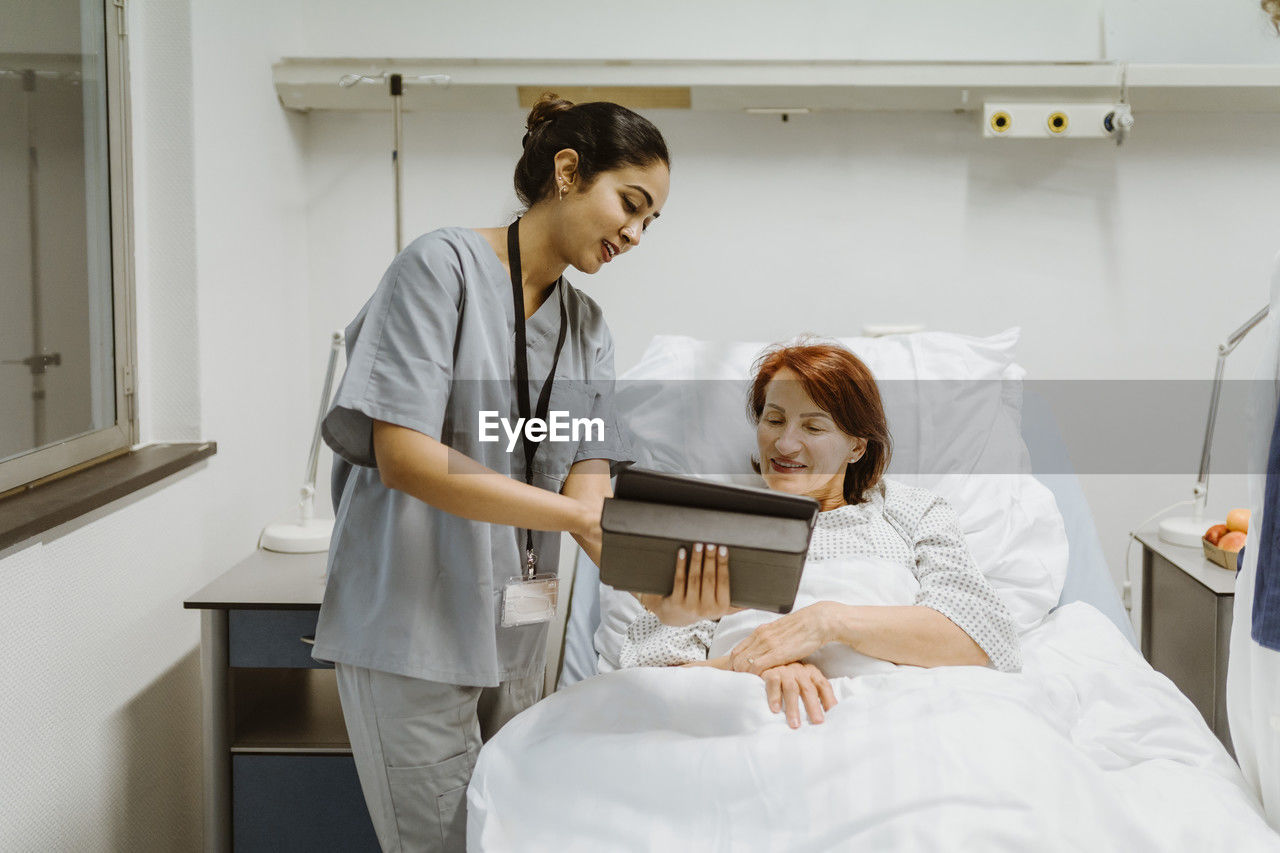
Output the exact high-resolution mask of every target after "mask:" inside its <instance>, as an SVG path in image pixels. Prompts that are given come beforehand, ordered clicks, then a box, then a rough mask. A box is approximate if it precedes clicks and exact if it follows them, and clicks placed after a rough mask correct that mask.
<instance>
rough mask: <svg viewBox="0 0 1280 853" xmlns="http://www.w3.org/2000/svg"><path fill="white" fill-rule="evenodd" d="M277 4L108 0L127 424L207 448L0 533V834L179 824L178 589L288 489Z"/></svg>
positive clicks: (301, 349)
mask: <svg viewBox="0 0 1280 853" xmlns="http://www.w3.org/2000/svg"><path fill="white" fill-rule="evenodd" d="M297 5H298V4H295V3H282V2H278V3H273V4H270V5H269V6H268V7H265V8H266V11H263V10H262V9H261V8H260V7H259V6H258V4H254V3H249V2H240V3H232V4H225V3H224V4H218V5H217V6H216V7H214V6H210V5H209V4H203V5H201V6H199V7H198V8H197V9H196V10H195V13H194V15H193V13H192V10H191V9H189V8H188V6H187V4H186V3H182V2H173V0H131V2H130V3H129V7H130V15H131V33H130V36H129V44H130V48H131V51H132V57H131V58H132V73H133V99H134V100H133V105H132V106H133V113H132V115H133V122H134V131H135V145H134V169H135V190H136V197H135V203H136V237H137V269H138V282H137V285H138V313H139V318H138V325H139V356H140V359H139V360H140V387H141V395H142V399H141V403H142V424H143V431H144V435H145V437H146V438H147V439H149V440H164V439H194V438H200V437H206V438H210V439H213V440H216V441H218V442H219V452H218V455H217V456H215V457H213V458H212V459H211V460H210V461H208V462H207V463H203V464H202V465H200V466H199V467H197V468H195V469H193V470H191V471H189V472H187V473H185V474H183V475H180V476H178V477H174V478H170V479H169V480H168V481H166V482H165V483H164V484H160V485H157V486H153V487H151V488H150V489H147V490H145V491H144V492H142V493H141V494H137V495H134V496H132V497H131V498H129V499H128V500H125V501H120V502H117V503H116V504H113V505H112V506H110V507H107V508H105V509H103V510H100V511H99V512H97V513H94V514H93V515H92V516H90V517H88V518H85V519H81V520H79V521H77V522H75V523H72V524H69V525H65V526H63V527H62V528H59V529H56V530H53V531H50V532H49V533H48V534H46V535H44V536H41V537H39V538H38V539H37V540H35V541H31V542H27V543H23V544H21V545H18V546H16V547H14V548H11V549H9V550H8V551H6V552H4V553H3V554H0V693H3V695H4V696H5V701H4V702H3V703H0V731H3V733H4V737H3V739H2V740H0V802H3V803H4V807H3V808H2V809H0V849H4V850H130V851H134V850H139V851H141V850H157V851H170V850H196V849H199V848H200V846H201V843H202V842H201V829H202V812H201V808H202V805H201V734H200V673H199V656H198V651H197V649H198V643H199V616H198V614H197V613H195V612H193V611H187V610H183V608H182V601H183V599H184V598H186V597H188V596H189V595H191V594H192V593H193V592H195V591H196V590H197V589H199V588H200V587H201V586H203V585H204V584H205V583H207V582H208V581H209V580H211V579H213V578H214V577H215V576H217V575H218V574H220V573H222V572H223V571H225V570H226V569H227V568H229V567H230V566H231V564H232V563H234V562H235V561H236V560H238V559H240V558H242V557H243V556H245V555H247V554H248V553H249V552H250V551H251V550H252V548H253V547H254V543H255V541H256V538H257V534H258V532H259V530H260V529H261V527H262V525H263V524H264V523H265V522H266V521H268V520H270V519H271V518H272V517H273V516H275V515H277V514H280V513H282V512H284V511H286V510H287V509H288V508H289V507H290V505H291V504H292V502H293V501H294V499H295V498H294V492H295V489H296V484H297V482H298V480H299V479H300V476H301V469H302V466H303V463H304V461H305V455H306V451H307V446H308V441H309V438H310V436H309V434H308V432H309V428H310V426H309V422H310V420H311V418H312V417H313V410H312V403H311V402H310V399H311V397H310V395H309V394H308V393H307V391H306V389H305V388H304V387H302V383H299V382H298V381H297V377H299V376H305V375H306V371H307V366H308V363H309V360H310V358H309V357H310V355H311V353H310V352H309V350H308V348H307V343H306V340H305V329H306V327H307V310H308V301H309V300H308V288H307V280H306V275H305V261H304V260H303V258H304V255H305V246H304V228H303V225H304V218H303V216H302V209H303V206H304V203H305V197H306V193H305V191H304V188H303V186H302V183H301V180H300V174H301V163H302V156H301V153H300V150H299V139H298V135H299V133H301V132H302V128H300V126H299V125H300V122H299V121H298V120H297V118H296V117H292V116H289V115H287V114H285V113H284V112H283V111H282V110H281V109H280V108H279V106H278V104H277V103H276V99H275V95H274V92H273V91H272V89H271V85H270V66H271V62H272V61H274V60H275V59H276V58H277V57H278V56H279V55H280V54H281V52H283V51H286V50H288V44H289V33H291V32H293V31H294V24H293V22H294V21H296V20H297V19H298V17H299V15H298V14H297V13H298V8H297ZM247 21H251V22H252V25H251V26H246V25H245V24H246V22H247Z"/></svg>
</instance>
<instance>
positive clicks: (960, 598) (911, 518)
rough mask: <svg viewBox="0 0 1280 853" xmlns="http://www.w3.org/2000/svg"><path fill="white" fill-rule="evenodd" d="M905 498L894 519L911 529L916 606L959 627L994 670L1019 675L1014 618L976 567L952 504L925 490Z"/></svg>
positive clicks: (909, 540) (1020, 667)
mask: <svg viewBox="0 0 1280 853" xmlns="http://www.w3.org/2000/svg"><path fill="white" fill-rule="evenodd" d="M904 498H905V500H903V501H901V502H900V503H899V506H898V507H896V508H895V509H897V510H898V511H897V512H895V513H894V515H896V516H898V519H897V520H898V521H900V522H906V523H907V524H908V525H909V527H908V529H909V530H911V533H910V535H908V536H907V537H906V538H907V541H908V543H909V544H911V546H912V548H913V550H914V556H915V574H916V579H917V580H919V581H920V593H919V595H918V596H917V597H916V604H920V605H923V606H925V607H929V608H931V609H933V610H936V611H938V612H939V613H941V614H942V615H943V616H946V617H947V618H948V619H950V620H951V621H952V622H954V623H956V624H957V625H959V626H960V628H961V629H962V630H963V631H964V632H965V633H966V634H968V635H969V636H970V637H972V638H973V641H974V642H975V643H977V644H978V645H979V646H980V647H981V648H982V650H983V651H984V652H986V654H987V657H988V658H989V659H990V660H991V665H992V666H993V667H995V668H996V669H998V670H1000V671H1001V672H1018V671H1019V670H1021V669H1022V650H1021V647H1020V646H1019V643H1018V632H1017V629H1016V628H1015V627H1014V623H1013V615H1012V614H1010V613H1009V608H1008V607H1006V606H1005V604H1004V602H1003V601H1001V600H1000V596H999V595H998V594H997V593H996V591H995V589H994V588H993V587H992V586H991V582H990V581H988V580H987V579H986V577H984V576H983V574H982V572H980V571H979V570H978V567H977V565H976V564H975V563H974V561H973V556H972V555H971V554H970V553H969V547H968V545H966V544H965V541H964V533H963V532H962V531H961V530H960V524H959V522H958V520H957V519H956V514H955V511H954V510H953V509H952V508H951V505H950V504H948V503H947V502H946V501H945V500H943V499H942V498H941V497H938V496H937V495H935V494H933V493H932V492H928V491H925V490H923V489H910V490H908V491H907V494H906V495H904ZM911 522H914V524H911Z"/></svg>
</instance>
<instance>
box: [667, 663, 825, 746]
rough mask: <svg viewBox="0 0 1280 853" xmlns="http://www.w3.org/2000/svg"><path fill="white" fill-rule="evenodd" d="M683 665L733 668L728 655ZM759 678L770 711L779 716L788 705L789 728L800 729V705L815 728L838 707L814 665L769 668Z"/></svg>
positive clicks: (799, 664)
mask: <svg viewBox="0 0 1280 853" xmlns="http://www.w3.org/2000/svg"><path fill="white" fill-rule="evenodd" d="M682 666H686V667H688V666H709V667H711V668H712V669H726V670H732V669H733V667H732V666H730V665H729V656H728V655H722V656H721V657H718V658H711V659H710V660H699V661H693V662H691V663H686V664H682ZM760 677H761V678H763V679H764V692H765V699H767V700H768V702H769V710H770V711H773V713H775V714H776V713H778V712H779V711H781V710H783V707H784V706H785V707H786V711H787V725H789V726H791V728H793V729H795V728H799V727H800V703H801V702H803V703H804V707H805V710H806V711H807V712H808V714H809V722H811V723H813V724H814V725H817V724H818V723H821V722H822V721H823V719H824V717H823V715H822V712H823V711H830V710H831V709H832V708H834V707H835V706H836V693H835V691H834V690H832V689H831V682H830V681H828V680H827V677H826V676H825V675H824V674H823V673H822V670H820V669H818V667H816V666H814V665H813V664H811V663H799V662H796V663H786V664H783V665H782V666H774V667H770V668H769V669H766V670H765V671H764V672H762V673H760Z"/></svg>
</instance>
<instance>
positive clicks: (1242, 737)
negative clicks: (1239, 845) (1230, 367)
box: [1227, 256, 1280, 830]
mask: <svg viewBox="0 0 1280 853" xmlns="http://www.w3.org/2000/svg"><path fill="white" fill-rule="evenodd" d="M1263 328H1264V329H1265V330H1266V334H1267V336H1268V339H1267V345H1266V349H1265V351H1264V354H1263V357H1262V361H1261V362H1260V364H1259V367H1258V372H1257V375H1256V377H1255V378H1256V379H1257V382H1256V383H1255V388H1254V393H1253V394H1252V395H1251V397H1252V401H1253V402H1252V404H1251V406H1250V409H1249V414H1248V417H1249V421H1250V435H1251V436H1252V439H1251V442H1250V448H1249V454H1250V455H1249V462H1250V467H1249V471H1250V476H1249V503H1250V506H1251V508H1252V516H1251V518H1250V521H1249V536H1248V542H1247V544H1246V546H1245V553H1244V563H1243V565H1242V566H1241V567H1240V573H1239V576H1238V577H1237V578H1236V598H1235V613H1234V616H1233V621H1232V625H1231V651H1230V658H1229V663H1228V666H1227V719H1228V721H1229V722H1230V725H1231V741H1232V744H1233V745H1234V747H1235V751H1236V760H1237V761H1239V763H1240V769H1241V770H1243V771H1244V775H1245V778H1246V779H1248V780H1249V783H1250V784H1251V785H1253V786H1254V788H1255V789H1256V790H1257V792H1258V797H1259V799H1260V800H1261V801H1262V805H1263V808H1264V809H1266V813H1267V822H1268V823H1270V824H1271V826H1272V828H1273V829H1276V830H1280V652H1277V651H1272V650H1271V649H1267V648H1264V647H1262V646H1260V645H1258V644H1257V643H1256V642H1254V641H1253V638H1252V637H1251V636H1250V629H1251V628H1252V625H1253V586H1254V578H1255V576H1256V574H1257V568H1258V548H1259V546H1258V538H1259V535H1260V533H1261V532H1262V514H1263V496H1264V494H1265V490H1266V480H1267V477H1266V471H1267V453H1268V450H1269V448H1270V444H1271V433H1272V429H1273V428H1274V426H1275V420H1276V405H1277V402H1280V395H1278V394H1277V387H1278V385H1280V256H1277V257H1276V266H1275V272H1274V274H1273V275H1272V279H1271V313H1270V315H1269V316H1268V318H1267V321H1266V325H1265V326H1264V327H1263Z"/></svg>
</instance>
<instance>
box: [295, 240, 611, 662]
mask: <svg viewBox="0 0 1280 853" xmlns="http://www.w3.org/2000/svg"><path fill="white" fill-rule="evenodd" d="M562 303H563V306H564V309H565V317H566V321H567V323H568V330H567V333H566V335H565V342H564V346H563V349H562V351H561V354H560V359H559V362H558V364H557V366H556V377H555V381H554V384H553V385H552V391H551V405H550V411H551V412H553V413H554V412H565V413H567V416H566V417H565V420H566V422H568V421H571V420H572V419H581V418H589V419H597V418H598V419H599V420H600V421H601V422H603V425H604V429H603V435H601V434H600V432H599V430H598V429H595V430H592V429H582V430H579V431H578V440H576V441H574V440H568V441H550V440H546V441H543V442H542V443H541V445H540V446H539V448H538V451H537V455H536V457H535V459H534V462H533V466H532V469H533V470H532V475H533V476H532V482H533V485H535V486H538V487H540V488H544V489H547V490H549V491H553V492H559V491H560V489H561V487H562V486H563V484H564V479H565V476H566V475H567V474H568V472H569V468H570V466H572V465H573V464H574V463H575V462H577V461H579V460H582V459H607V460H610V461H611V462H614V463H619V462H626V461H629V460H630V458H631V456H630V446H629V444H628V442H627V441H626V439H625V438H624V437H623V436H622V435H621V434H620V432H619V423H618V418H617V416H616V413H615V410H614V403H613V387H612V386H613V341H612V338H611V336H610V334H609V329H608V327H607V326H606V325H605V322H604V319H603V317H602V315H601V312H600V309H599V307H598V306H597V305H596V304H595V303H594V302H593V301H591V300H590V299H589V298H587V297H586V296H584V295H583V294H581V293H580V292H578V290H576V289H575V288H573V287H572V286H570V285H569V284H568V283H567V282H565V281H564V279H563V278H561V279H560V280H559V281H558V282H557V284H556V285H555V286H554V288H553V289H552V290H551V292H550V294H549V295H548V297H547V298H546V300H545V301H544V302H543V304H542V305H541V306H539V308H538V310H537V311H536V312H535V313H534V314H533V316H532V317H530V318H529V319H528V321H527V324H526V338H527V351H528V355H527V358H528V369H529V380H530V388H531V390H530V393H531V399H534V400H536V399H537V393H538V391H540V390H541V388H542V383H543V382H544V381H545V379H546V376H547V372H548V370H549V369H550V367H551V363H552V356H553V354H554V350H555V346H556V340H557V337H558V335H559V331H560V329H559V326H560V315H561V304H562ZM514 312H515V308H514V305H513V299H512V287H511V279H510V276H509V274H508V272H507V270H506V269H505V268H504V267H503V265H502V262H501V261H500V260H499V259H498V256H497V255H496V254H495V253H494V251H493V249H492V248H491V247H490V245H489V243H488V242H487V241H486V240H485V239H484V238H483V237H482V236H480V235H479V234H478V233H476V232H475V231H472V230H470V229H467V228H445V229H441V230H439V231H433V232H431V233H429V234H425V235H423V236H422V237H419V238H418V239H417V240H415V241H414V242H413V243H411V244H410V245H409V246H408V247H407V248H406V249H405V250H404V251H403V252H401V253H400V255H399V256H398V257H397V258H396V259H395V261H394V262H393V263H392V265H391V267H390V269H388V270H387V272H386V275H385V276H384V277H383V279H382V281H381V283H380V284H379V285H378V289H377V290H376V291H375V293H374V295H373V297H372V298H371V299H370V300H369V301H368V303H366V304H365V306H364V307H363V308H362V309H361V310H360V313H359V314H357V315H356V318H355V319H354V320H353V321H352V322H351V325H349V326H348V327H347V330H346V339H347V368H346V372H345V373H344V375H343V378H342V381H341V383H340V384H339V386H338V391H337V394H336V396H335V398H334V402H333V405H332V408H331V409H330V410H329V412H328V414H327V415H326V417H325V419H324V422H323V426H322V432H323V435H324V439H325V441H326V443H328V445H329V446H330V447H331V448H333V450H334V453H335V454H336V456H335V458H334V468H333V478H332V483H333V499H334V503H335V507H336V513H337V518H336V521H335V524H334V531H333V539H332V542H331V544H330V548H329V563H328V570H329V579H328V584H327V586H326V588H325V594H324V603H323V605H322V606H321V608H320V618H319V623H318V625H317V627H316V641H315V648H314V651H313V655H314V657H315V658H317V659H319V660H324V661H334V662H339V663H345V664H349V665H353V666H361V667H366V668H369V669H376V670H382V671H385V672H391V673H396V674H399V675H406V676H409V677H412V678H421V679H426V680H429V681H437V682H442V683H447V684H456V685H467V686H475V687H493V686H496V685H498V684H500V683H502V682H505V681H508V680H511V679H518V678H526V677H528V676H530V675H533V674H534V673H536V672H538V671H539V670H540V669H541V668H542V667H543V649H544V648H545V643H546V631H547V624H546V623H539V624H533V625H522V626H517V627H512V628H504V627H502V626H501V624H500V620H499V606H500V603H501V595H502V589H503V586H504V585H505V583H506V582H507V580H508V579H509V578H512V577H515V576H518V575H519V574H520V570H521V567H522V566H523V562H524V561H523V559H522V554H523V552H524V531H523V530H518V529H516V528H514V527H510V526H507V525H500V524H491V523H489V522H484V521H471V520H468V519H465V518H461V517H459V516H456V515H452V514H450V513H447V512H445V511H443V510H439V509H436V508H435V507H432V506H431V505H429V504H427V503H424V502H423V501H420V500H418V499H417V498H414V497H411V496H410V495H408V494H406V493H404V492H400V491H397V490H394V489H389V488H387V487H386V486H384V485H383V484H382V480H381V477H380V476H379V473H378V470H377V467H376V464H377V463H376V461H375V459H374V454H373V422H374V421H375V420H380V421H385V422H387V423H391V424H396V425H398V426H402V427H407V428H409V429H412V430H416V431H417V432H420V433H423V434H424V435H427V436H430V437H432V438H435V439H437V440H439V441H440V442H442V443H443V444H446V445H448V446H449V447H451V448H453V449H454V450H457V451H458V452H460V453H462V454H464V455H466V456H469V457H471V458H472V459H474V460H476V461H478V462H480V463H481V464H483V465H485V466H486V467H488V468H491V469H493V470H494V471H497V472H498V473H500V474H506V475H508V476H510V477H512V478H514V479H516V480H520V481H522V482H523V481H524V480H525V456H524V450H523V446H522V444H521V443H520V442H519V441H517V442H515V445H514V447H512V448H511V450H508V446H509V444H511V442H510V441H509V440H508V437H507V434H506V432H505V431H504V430H503V428H501V427H496V428H494V427H492V426H490V427H489V428H488V429H487V430H486V431H485V432H486V433H487V435H488V436H489V437H492V436H494V435H496V436H497V438H498V440H496V441H482V440H481V437H482V430H481V413H482V412H496V413H497V415H498V417H501V418H506V419H507V420H508V422H509V423H510V424H512V425H514V424H516V422H517V418H518V417H519V415H518V406H517V397H516V385H515V379H514V375H515V313H514ZM495 421H496V418H494V417H493V416H489V418H488V422H489V424H490V425H492V424H493V423H494V422H495ZM561 432H562V434H563V433H567V432H569V431H568V430H562V431H561ZM459 476H465V475H459ZM533 540H534V548H535V549H536V550H537V552H538V554H539V572H545V571H554V569H555V567H556V565H557V564H558V556H559V543H560V534H559V533H558V532H540V531H534V533H533Z"/></svg>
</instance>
